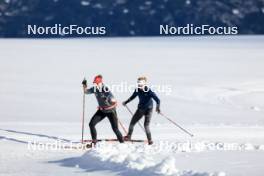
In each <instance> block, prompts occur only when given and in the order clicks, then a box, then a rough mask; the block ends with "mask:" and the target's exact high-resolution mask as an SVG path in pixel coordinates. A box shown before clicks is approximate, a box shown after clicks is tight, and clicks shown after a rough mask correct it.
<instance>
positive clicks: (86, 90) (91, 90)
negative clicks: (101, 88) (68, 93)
mask: <svg viewBox="0 0 264 176" xmlns="http://www.w3.org/2000/svg"><path fill="white" fill-rule="evenodd" d="M94 90H95V88H94V87H91V88H89V89H87V87H84V88H83V91H84V93H85V94H93V93H94Z"/></svg>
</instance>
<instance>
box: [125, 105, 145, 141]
mask: <svg viewBox="0 0 264 176" xmlns="http://www.w3.org/2000/svg"><path fill="white" fill-rule="evenodd" d="M143 115H144V112H143V111H142V110H139V109H137V111H136V113H135V114H134V115H133V117H132V119H131V122H130V124H129V128H128V134H127V137H128V138H131V135H132V133H133V130H134V126H135V124H136V123H137V122H138V121H139V120H140V119H141V118H142V116H143Z"/></svg>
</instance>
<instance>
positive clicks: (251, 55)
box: [0, 36, 264, 176]
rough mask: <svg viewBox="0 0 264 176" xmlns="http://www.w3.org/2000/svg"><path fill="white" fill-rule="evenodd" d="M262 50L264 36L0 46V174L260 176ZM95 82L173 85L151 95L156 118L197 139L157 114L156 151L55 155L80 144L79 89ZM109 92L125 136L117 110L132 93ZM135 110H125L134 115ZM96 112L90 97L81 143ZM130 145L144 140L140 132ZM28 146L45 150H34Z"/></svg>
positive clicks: (133, 148)
mask: <svg viewBox="0 0 264 176" xmlns="http://www.w3.org/2000/svg"><path fill="white" fill-rule="evenodd" d="M263 46H264V37H263V36H247V37H243V36H236V37H234V36H232V37H201V38H199V37H193V38H188V37H179V38H164V39H162V38H115V39H110V38H109V39H72V40H24V39H23V40H22V39H21V40H17V39H9V40H4V39H2V40H0V48H1V52H0V105H1V107H0V151H1V152H0V175H1V176H2V175H3V176H21V175H22V176H29V175H34V176H35V175H38V176H48V175H81V176H82V175H99V176H100V175H106V174H107V175H109V176H116V175H122V176H127V175H128V176H132V175H145V176H151V175H173V176H229V175H230V176H249V175H250V176H262V175H263V173H264V167H263V163H264V69H263V68H264V59H263V58H264V50H263ZM96 74H102V75H103V76H104V81H105V83H106V84H108V85H110V86H111V85H118V84H120V83H121V82H126V83H127V84H135V82H136V79H137V77H138V76H141V75H145V76H147V77H148V83H149V85H162V86H169V87H170V88H171V91H169V92H159V91H157V94H158V96H159V97H160V99H161V110H162V112H163V113H164V114H166V115H167V116H169V117H170V118H171V119H173V120H174V121H176V122H177V123H179V124H180V125H182V126H183V127H184V128H186V129H188V130H189V131H190V132H191V133H193V134H194V137H193V138H191V137H189V136H188V135H186V134H185V133H183V132H182V131H181V130H180V129H178V128H177V127H175V126H174V125H173V124H172V123H170V122H169V121H167V120H166V119H165V118H164V117H162V116H160V115H158V114H156V113H153V117H152V122H151V131H152V136H153V139H154V145H153V146H148V145H146V144H144V143H125V144H118V143H117V142H102V143H99V144H98V146H97V147H96V148H94V149H92V150H89V151H84V150H80V149H73V150H69V149H68V148H64V149H63V148H53V147H52V146H54V145H53V144H57V143H58V142H59V146H63V145H65V146H69V145H71V144H73V145H74V146H77V145H79V143H78V142H79V141H80V138H81V114H82V89H81V81H82V79H83V77H84V76H85V77H86V78H87V80H88V84H89V86H91V85H92V79H93V77H94V76H95V75H96ZM113 93H114V95H115V97H116V99H117V100H118V102H119V106H118V109H117V111H118V116H119V119H120V121H121V122H122V123H123V124H124V125H125V127H126V128H127V127H128V124H129V121H130V119H131V116H130V114H129V113H128V112H127V111H126V109H125V108H124V107H122V106H121V102H122V101H124V100H126V99H127V98H128V97H129V96H130V95H131V94H132V92H120V91H114V92H113ZM137 101H138V100H134V101H133V102H131V103H130V104H128V106H129V107H130V108H131V109H132V110H133V111H135V109H136V106H137ZM96 108H97V103H96V101H95V98H94V96H93V95H91V96H86V115H85V124H86V125H85V138H86V139H90V133H89V129H88V122H89V119H90V118H91V116H92V115H93V114H94V112H95V111H96ZM142 123H143V121H142ZM120 130H122V129H120ZM97 132H98V138H101V139H104V138H111V139H112V138H115V136H114V135H113V132H112V130H111V127H110V124H109V123H108V121H107V119H105V120H103V121H102V122H101V123H99V124H98V125H97ZM121 132H122V133H123V134H124V132H123V131H121ZM133 138H134V139H146V137H145V134H144V133H143V132H142V130H141V129H140V128H139V127H138V126H136V127H135V130H134V134H133ZM28 142H36V143H37V144H43V145H36V146H40V148H37V149H35V150H34V149H33V148H30V147H32V146H31V145H28ZM48 144H51V145H48ZM41 146H42V147H43V146H48V148H41ZM28 147H29V148H28Z"/></svg>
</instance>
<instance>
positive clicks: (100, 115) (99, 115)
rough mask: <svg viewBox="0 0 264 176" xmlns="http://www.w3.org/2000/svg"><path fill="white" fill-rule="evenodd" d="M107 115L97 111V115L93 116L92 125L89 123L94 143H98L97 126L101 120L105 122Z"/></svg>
mask: <svg viewBox="0 0 264 176" xmlns="http://www.w3.org/2000/svg"><path fill="white" fill-rule="evenodd" d="M105 116H106V114H105V113H103V112H102V111H100V110H98V111H96V113H95V114H94V115H93V117H92V119H91V121H90V123H89V127H90V131H91V136H92V140H93V141H94V142H96V140H97V132H96V129H95V125H96V124H97V123H98V122H100V121H101V120H103V119H104V118H105Z"/></svg>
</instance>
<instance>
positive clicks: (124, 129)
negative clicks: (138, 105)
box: [117, 119, 128, 135]
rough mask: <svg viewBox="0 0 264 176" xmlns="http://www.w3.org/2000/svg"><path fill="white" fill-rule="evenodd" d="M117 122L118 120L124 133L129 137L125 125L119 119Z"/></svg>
mask: <svg viewBox="0 0 264 176" xmlns="http://www.w3.org/2000/svg"><path fill="white" fill-rule="evenodd" d="M117 120H118V122H119V124H120V126H121V127H122V129H123V131H124V132H125V133H126V135H127V134H128V132H127V130H126V128H125V127H124V125H123V124H122V122H121V121H120V120H119V119H117Z"/></svg>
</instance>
